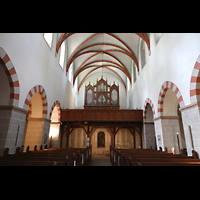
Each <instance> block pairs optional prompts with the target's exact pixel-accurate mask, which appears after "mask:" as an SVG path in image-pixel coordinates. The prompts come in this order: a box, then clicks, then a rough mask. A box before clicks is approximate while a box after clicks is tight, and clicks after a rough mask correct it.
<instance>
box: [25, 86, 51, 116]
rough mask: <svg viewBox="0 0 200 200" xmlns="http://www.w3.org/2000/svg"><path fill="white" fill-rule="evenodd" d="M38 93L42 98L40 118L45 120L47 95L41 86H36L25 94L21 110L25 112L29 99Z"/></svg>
mask: <svg viewBox="0 0 200 200" xmlns="http://www.w3.org/2000/svg"><path fill="white" fill-rule="evenodd" d="M36 92H39V93H40V95H41V98H42V106H43V111H42V117H43V118H46V119H47V109H48V102H47V95H46V92H45V89H44V88H43V87H42V86H41V85H36V86H35V87H33V88H32V89H31V90H30V91H29V92H28V94H27V96H26V100H25V102H24V106H23V108H24V109H25V110H27V109H28V105H29V103H30V100H31V97H32V96H33V95H34V94H35V93H36Z"/></svg>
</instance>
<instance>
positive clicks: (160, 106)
mask: <svg viewBox="0 0 200 200" xmlns="http://www.w3.org/2000/svg"><path fill="white" fill-rule="evenodd" d="M168 89H171V90H172V91H173V92H174V93H175V94H176V97H177V99H178V101H179V105H180V107H183V106H184V105H185V103H184V100H183V97H182V94H181V92H180V90H179V88H178V87H177V86H176V85H175V84H174V83H172V82H171V81H165V82H164V83H163V85H162V87H161V89H160V93H159V97H158V116H162V115H163V102H164V98H165V95H166V92H167V90H168Z"/></svg>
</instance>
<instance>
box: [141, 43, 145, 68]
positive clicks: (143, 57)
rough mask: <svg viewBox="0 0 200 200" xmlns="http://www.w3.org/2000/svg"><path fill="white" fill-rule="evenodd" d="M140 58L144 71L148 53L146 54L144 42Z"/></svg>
mask: <svg viewBox="0 0 200 200" xmlns="http://www.w3.org/2000/svg"><path fill="white" fill-rule="evenodd" d="M140 58H141V65H142V69H143V68H144V66H145V64H146V52H145V44H144V40H142V41H141V46H140Z"/></svg>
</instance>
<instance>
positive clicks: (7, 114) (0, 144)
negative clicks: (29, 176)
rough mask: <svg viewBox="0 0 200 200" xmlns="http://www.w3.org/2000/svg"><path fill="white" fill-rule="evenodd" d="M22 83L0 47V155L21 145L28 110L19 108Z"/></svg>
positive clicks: (13, 151)
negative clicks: (5, 150)
mask: <svg viewBox="0 0 200 200" xmlns="http://www.w3.org/2000/svg"><path fill="white" fill-rule="evenodd" d="M19 96H20V84H19V80H18V76H17V72H16V69H15V67H14V65H13V63H12V61H11V59H10V57H9V56H8V54H7V53H6V52H5V50H4V49H3V48H1V47H0V137H1V140H0V155H2V154H3V151H4V149H5V148H7V147H8V148H9V153H11V154H13V153H15V149H16V148H17V147H20V146H21V141H22V135H23V131H24V123H25V118H26V114H27V111H25V110H23V109H21V108H18V104H19Z"/></svg>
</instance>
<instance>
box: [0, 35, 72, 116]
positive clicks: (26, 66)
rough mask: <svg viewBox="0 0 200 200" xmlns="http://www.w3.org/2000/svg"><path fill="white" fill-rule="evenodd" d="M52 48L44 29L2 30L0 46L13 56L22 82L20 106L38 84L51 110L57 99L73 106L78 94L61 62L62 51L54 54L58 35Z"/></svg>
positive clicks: (70, 106)
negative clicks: (56, 54) (42, 89)
mask: <svg viewBox="0 0 200 200" xmlns="http://www.w3.org/2000/svg"><path fill="white" fill-rule="evenodd" d="M53 37H54V38H53V44H52V47H51V48H50V47H49V46H48V45H47V43H46V41H45V40H44V37H43V33H0V47H2V48H3V49H4V50H5V51H6V53H7V54H8V56H9V57H10V59H11V61H12V63H13V65H14V67H15V70H16V72H17V75H18V78H19V84H20V98H19V107H21V108H23V104H24V101H25V99H26V96H27V94H28V92H29V91H30V90H31V89H32V88H33V87H34V86H36V85H42V86H43V87H44V89H45V91H46V95H47V101H48V113H47V116H48V117H49V113H50V111H51V107H52V105H53V103H54V102H55V101H56V100H58V101H59V102H60V104H61V108H63V107H65V108H66V107H67V108H74V107H75V98H74V96H75V95H74V92H72V90H73V89H72V87H71V85H70V83H69V81H68V77H67V76H66V72H65V71H66V70H65V69H66V67H65V66H66V65H64V69H62V68H61V66H60V65H59V54H58V56H57V57H56V56H55V49H56V37H57V34H54V36H53Z"/></svg>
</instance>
